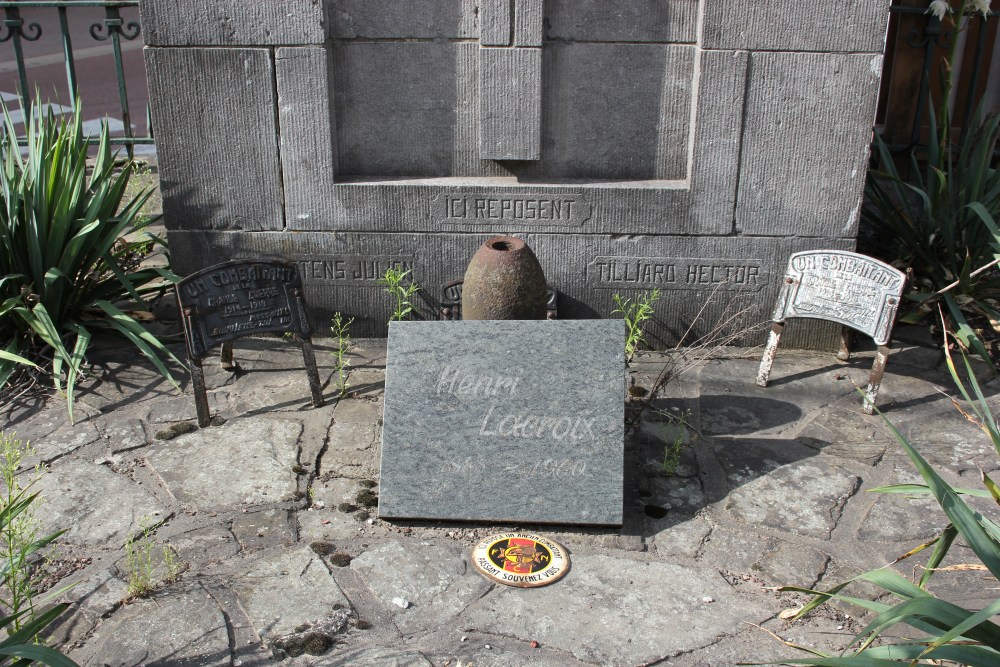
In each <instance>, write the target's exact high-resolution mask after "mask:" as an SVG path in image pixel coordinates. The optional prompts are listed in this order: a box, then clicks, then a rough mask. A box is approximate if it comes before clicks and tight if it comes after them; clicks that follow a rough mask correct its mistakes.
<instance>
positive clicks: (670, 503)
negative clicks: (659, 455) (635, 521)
mask: <svg viewBox="0 0 1000 667" xmlns="http://www.w3.org/2000/svg"><path fill="white" fill-rule="evenodd" d="M648 484H649V491H650V493H651V495H650V496H649V497H648V498H644V499H643V503H644V505H645V514H646V517H647V522H646V526H647V530H649V531H651V532H653V533H658V532H660V529H658V528H657V522H658V521H659V522H663V523H668V524H671V525H672V524H675V523H677V522H679V521H685V520H687V519H690V518H691V517H692V516H694V514H695V513H696V512H697V511H698V510H700V509H701V508H703V507H704V506H705V491H704V490H703V489H702V486H701V481H700V480H699V479H698V478H695V477H654V478H652V479H650V480H649V481H648ZM661 511H665V514H661ZM659 525H663V524H662V523H660V524H659Z"/></svg>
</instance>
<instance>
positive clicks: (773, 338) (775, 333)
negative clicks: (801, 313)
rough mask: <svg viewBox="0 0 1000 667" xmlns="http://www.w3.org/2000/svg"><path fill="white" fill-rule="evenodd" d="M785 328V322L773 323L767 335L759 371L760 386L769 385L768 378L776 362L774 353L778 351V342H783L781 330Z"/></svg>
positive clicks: (758, 380) (758, 384)
mask: <svg viewBox="0 0 1000 667" xmlns="http://www.w3.org/2000/svg"><path fill="white" fill-rule="evenodd" d="M784 328H785V323H784V322H773V323H771V333H769V334H768V336H767V345H766V346H765V347H764V356H762V357H761V358H760V369H758V371H757V386H758V387H766V386H767V380H768V378H769V377H770V376H771V364H773V363H774V355H776V354H777V353H778V343H780V342H781V332H782V330H783V329H784Z"/></svg>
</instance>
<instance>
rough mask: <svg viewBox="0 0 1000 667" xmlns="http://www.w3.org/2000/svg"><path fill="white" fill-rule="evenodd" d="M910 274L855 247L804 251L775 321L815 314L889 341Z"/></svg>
mask: <svg viewBox="0 0 1000 667" xmlns="http://www.w3.org/2000/svg"><path fill="white" fill-rule="evenodd" d="M905 281H906V276H905V275H904V274H903V273H902V272H901V271H897V270H896V269H894V268H893V267H891V266H889V265H888V264H885V263H883V262H880V261H878V260H875V259H872V258H871V257H866V256H864V255H859V254H857V253H853V252H846V251H843V250H817V251H806V252H798V253H795V254H793V255H792V256H791V257H790V258H789V260H788V269H787V270H786V272H785V282H784V285H782V289H781V295H780V296H779V298H778V302H777V304H776V306H775V310H774V317H773V319H774V321H775V322H784V321H785V318H788V317H812V318H817V319H824V320H831V321H833V322H839V323H840V324H845V325H847V326H850V327H853V328H855V329H857V330H858V331H861V332H862V333H865V334H867V335H869V336H871V337H872V338H873V339H875V342H876V343H877V344H878V345H885V344H886V343H887V342H888V340H889V335H890V333H891V331H892V325H893V321H894V320H895V318H896V310H897V309H898V308H899V298H900V295H901V294H902V291H903V284H904V282H905Z"/></svg>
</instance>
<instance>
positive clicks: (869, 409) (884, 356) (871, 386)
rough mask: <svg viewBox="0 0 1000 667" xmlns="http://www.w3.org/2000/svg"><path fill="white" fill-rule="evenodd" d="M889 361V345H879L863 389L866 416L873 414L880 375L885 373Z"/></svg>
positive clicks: (880, 379)
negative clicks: (866, 383)
mask: <svg viewBox="0 0 1000 667" xmlns="http://www.w3.org/2000/svg"><path fill="white" fill-rule="evenodd" d="M888 360H889V344H886V345H879V346H878V352H876V353H875V363H874V364H872V374H871V375H870V376H869V378H868V387H867V388H866V389H865V399H864V412H865V414H866V415H870V414H873V413H874V412H875V399H876V398H877V397H878V388H879V386H881V384H882V374H883V373H884V372H885V362H886V361H888Z"/></svg>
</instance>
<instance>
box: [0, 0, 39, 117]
mask: <svg viewBox="0 0 1000 667" xmlns="http://www.w3.org/2000/svg"><path fill="white" fill-rule="evenodd" d="M3 25H4V27H5V28H6V29H7V34H6V35H2V36H0V42H6V41H8V40H10V42H11V43H12V44H13V45H14V58H15V60H16V61H17V78H18V91H17V92H18V96H20V98H21V108H22V109H27V108H28V106H29V103H30V102H31V96H30V93H29V89H28V73H27V71H26V70H25V67H24V50H23V49H22V48H21V40H22V39H23V40H25V41H27V42H34V41H35V40H37V39H38V38H39V37H41V36H42V28H41V26H39V25H38V24H37V23H32V24H30V25H28V31H29V32H31V31H33V32H34V34H33V35H32V34H29V33H27V32H25V31H24V19H22V18H21V10H20V9H19V8H18V7H4V20H3Z"/></svg>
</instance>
